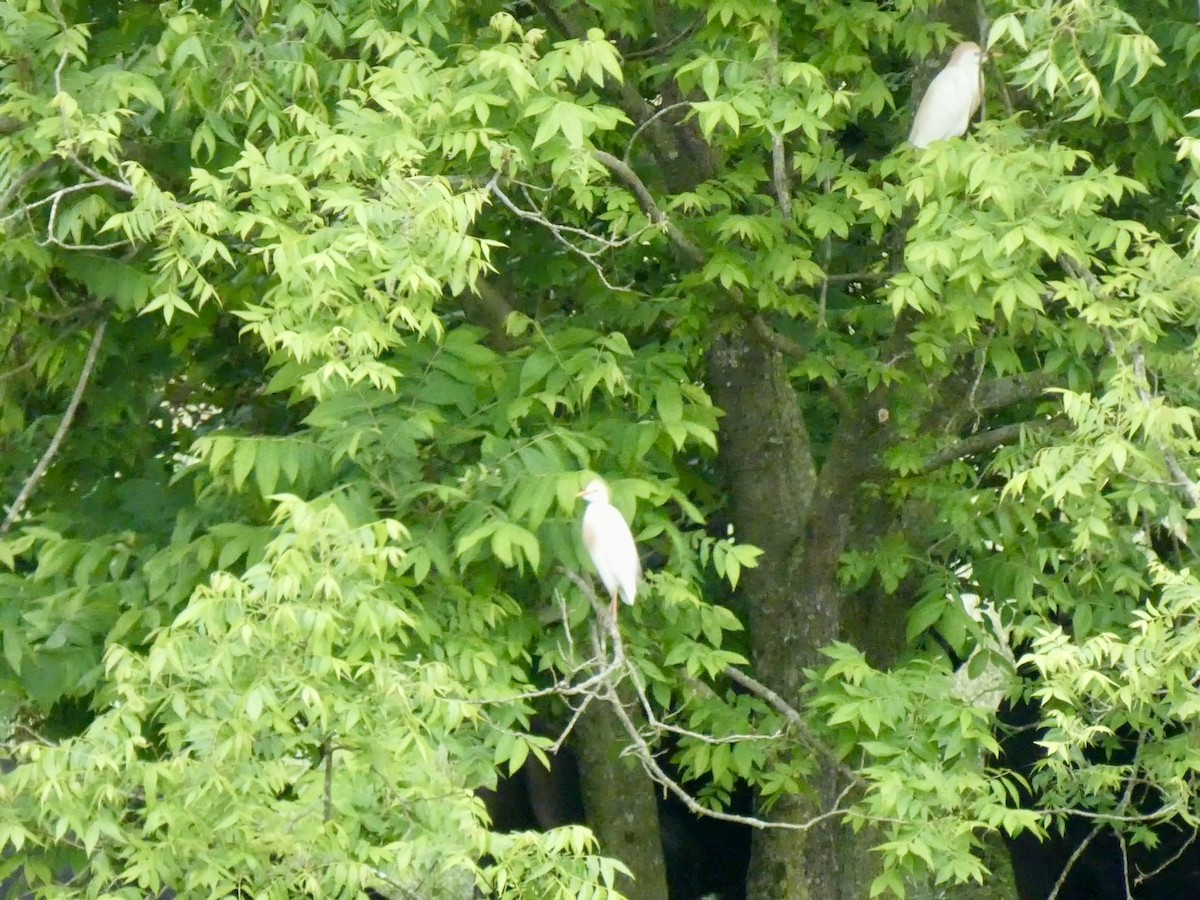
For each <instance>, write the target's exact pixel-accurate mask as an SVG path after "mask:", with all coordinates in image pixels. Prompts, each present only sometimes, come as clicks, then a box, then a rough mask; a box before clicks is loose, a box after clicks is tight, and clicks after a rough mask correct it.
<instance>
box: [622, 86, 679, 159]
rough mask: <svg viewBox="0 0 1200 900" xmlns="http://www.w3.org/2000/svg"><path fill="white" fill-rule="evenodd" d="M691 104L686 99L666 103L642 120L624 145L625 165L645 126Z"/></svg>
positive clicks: (647, 126)
mask: <svg viewBox="0 0 1200 900" xmlns="http://www.w3.org/2000/svg"><path fill="white" fill-rule="evenodd" d="M691 106H692V104H691V103H689V102H687V101H681V102H679V103H668V104H667V105H666V106H664V107H662V108H661V109H659V110H658V111H657V112H656V113H655V114H654V115H652V116H650V118H648V119H646V120H645V121H644V122H642V124H641V125H639V126H638V127H637V128H636V129H635V130H634V132H633V135H632V136H631V137H630V138H629V144H628V145H627V146H626V147H625V154H624V158H625V165H629V157H630V156H631V155H632V154H633V145H634V144H635V143H637V139H638V137H640V136H641V133H642V132H643V131H645V130H646V129H647V128H649V127H650V126H651V125H653V124H654V123H655V122H657V121H658V120H659V119H661V118H662V117H663V116H665V115H666V114H667V113H669V112H674V111H675V110H677V109H690V108H691Z"/></svg>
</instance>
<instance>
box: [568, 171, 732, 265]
mask: <svg viewBox="0 0 1200 900" xmlns="http://www.w3.org/2000/svg"><path fill="white" fill-rule="evenodd" d="M592 158H593V159H595V160H596V161H597V162H599V163H600V164H601V165H602V166H604V167H605V168H606V169H608V170H609V171H610V172H612V173H613V174H614V175H616V176H617V177H618V178H620V179H621V180H622V181H623V182H625V185H626V186H627V187H628V188H629V189H630V190H631V191H633V195H634V197H636V198H637V202H638V206H639V207H641V210H642V212H644V213H645V214H646V216H647V218H649V219H650V221H651V222H652V223H653V224H654V225H657V226H659V227H661V228H662V229H663V231H664V232H665V233H666V235H667V237H669V238H670V239H671V242H672V243H673V244H674V245H675V246H676V247H678V248H679V249H680V250H682V251H683V252H684V254H685V255H686V256H687V257H688V258H689V259H691V260H692V262H694V263H696V264H697V265H701V266H702V265H704V264H705V263H706V262H708V260H707V258H706V257H705V255H704V253H703V251H701V249H700V248H699V247H697V246H696V245H695V244H693V243H692V241H691V239H690V238H689V237H688V236H687V235H686V234H684V233H683V232H682V231H680V230H679V229H678V228H676V227H675V225H674V224H673V223H672V222H671V220H670V219H669V218H667V215H666V213H664V212H663V211H662V210H661V209H659V208H658V204H657V203H655V202H654V198H653V197H652V196H651V195H650V190H649V188H647V187H646V184H645V182H643V181H642V179H641V178H639V177H638V174H637V172H635V171H633V168H632V167H631V166H629V165H628V164H627V163H625V162H624V161H623V160H620V159H617V158H616V157H615V156H613V155H612V154H611V153H606V152H605V151H603V150H593V151H592Z"/></svg>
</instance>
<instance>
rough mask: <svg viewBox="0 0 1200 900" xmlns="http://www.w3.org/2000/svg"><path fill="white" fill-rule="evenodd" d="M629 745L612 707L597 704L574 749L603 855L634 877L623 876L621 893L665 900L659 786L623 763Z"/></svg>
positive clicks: (639, 899)
mask: <svg viewBox="0 0 1200 900" xmlns="http://www.w3.org/2000/svg"><path fill="white" fill-rule="evenodd" d="M626 709H627V710H629V714H630V716H631V717H633V716H634V715H635V710H634V709H632V708H631V706H630V705H628V704H626ZM635 721H637V719H636V718H635ZM628 743H629V738H628V737H627V736H626V734H625V730H624V729H623V728H622V727H621V722H620V721H619V720H618V719H617V716H616V714H615V713H614V712H613V710H612V708H611V707H610V706H609V705H608V704H607V703H604V702H602V701H595V702H593V703H592V704H591V705H590V706H589V707H588V708H587V710H586V711H585V712H584V714H583V715H582V716H581V717H580V719H579V723H578V724H577V725H576V727H575V740H574V742H573V748H574V750H575V755H576V757H577V758H578V759H579V782H580V791H581V793H582V794H583V808H584V810H585V812H586V814H587V823H588V826H589V827H590V828H591V829H592V831H593V833H595V835H596V838H597V840H598V841H599V842H600V852H601V853H602V854H604V855H605V856H611V857H615V858H616V859H619V860H621V862H623V863H625V865H627V866H628V867H629V870H630V871H631V872H633V880H632V881H631V880H630V879H629V878H626V877H624V876H622V877H621V878H620V879H619V880H618V881H617V889H618V890H620V891H621V893H622V894H624V895H625V896H626V897H628V898H629V900H666V898H667V874H666V866H665V865H664V864H663V852H662V840H661V837H660V834H659V828H658V804H657V802H656V800H655V798H654V784H653V782H652V781H651V780H650V778H649V777H648V776H647V775H646V773H645V772H643V771H642V769H641V767H640V766H638V765H637V764H636V763H635V762H634V761H633V760H632V759H629V758H626V759H621V758H620V755H621V751H622V750H624V749H625V747H626V746H627V745H628Z"/></svg>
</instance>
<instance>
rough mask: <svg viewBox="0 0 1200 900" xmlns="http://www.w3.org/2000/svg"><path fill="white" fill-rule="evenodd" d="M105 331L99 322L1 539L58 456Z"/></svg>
mask: <svg viewBox="0 0 1200 900" xmlns="http://www.w3.org/2000/svg"><path fill="white" fill-rule="evenodd" d="M107 327H108V322H107V321H102V322H101V323H100V324H99V325H98V326H97V327H96V333H95V334H94V335H93V336H92V343H91V346H90V347H88V352H87V358H86V359H85V360H84V362H83V370H82V371H81V372H80V373H79V380H78V381H77V382H76V383H75V392H74V393H73V394H72V395H71V402H70V403H69V404H67V411H66V412H65V413H63V418H62V421H61V422H59V424H58V430H57V431H55V432H54V437H53V438H51V440H50V446H48V447H47V448H46V452H45V453H43V454H42V458H41V459H39V460H38V463H37V465H36V466H35V467H34V470H33V472H32V474H30V476H29V478H27V479H26V480H25V484H24V485H23V486H22V487H21V492H20V493H19V494H17V499H16V500H14V501H13V504H12V506H10V507H9V508H8V514H7V515H6V516H5V517H4V522H3V524H0V536H3V535H5V534H7V533H8V531H9V529H11V528H12V526H13V523H14V522H15V521H16V520H17V517H18V516H20V515H21V511H22V510H23V509H24V508H25V504H26V503H27V502H28V501H29V498H30V496H32V495H33V492H34V489H35V488H37V486H38V482H40V481H41V480H42V476H44V475H45V474H46V470H47V469H49V468H50V463H51V462H52V461H53V459H54V457H55V455H56V454H57V453H58V448H59V446H60V445H61V444H62V442H63V439H64V438H65V437H66V436H67V429H69V428H70V427H71V420H72V419H74V418H75V411H76V410H77V409H78V408H79V401H80V400H82V399H83V392H84V390H85V389H86V388H87V383H88V379H89V378H90V377H91V374H92V367H93V366H94V365H95V364H96V354H97V353H98V352H99V350H100V342H101V341H102V340H104V331H105V329H106V328H107Z"/></svg>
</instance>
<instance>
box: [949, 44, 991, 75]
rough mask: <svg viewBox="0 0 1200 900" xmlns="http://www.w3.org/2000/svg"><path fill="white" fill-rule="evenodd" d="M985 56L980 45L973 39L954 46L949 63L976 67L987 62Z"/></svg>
mask: <svg viewBox="0 0 1200 900" xmlns="http://www.w3.org/2000/svg"><path fill="white" fill-rule="evenodd" d="M987 58H988V56H987V54H986V53H984V52H983V48H982V47H980V46H979V45H978V44H977V43H975V42H974V41H967V42H966V43H962V44H959V45H958V46H957V47H955V48H954V52H953V53H951V54H950V65H952V66H971V67H973V68H976V69H977V68H979V67H980V66H982V65H983V64H984V63H985V62H987Z"/></svg>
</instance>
